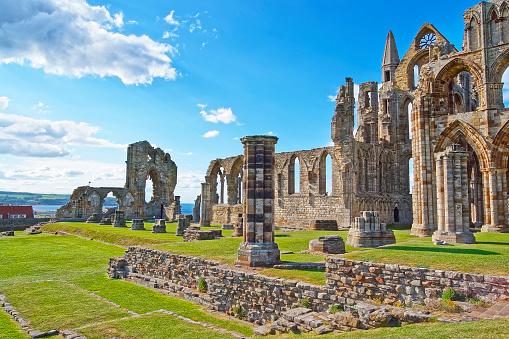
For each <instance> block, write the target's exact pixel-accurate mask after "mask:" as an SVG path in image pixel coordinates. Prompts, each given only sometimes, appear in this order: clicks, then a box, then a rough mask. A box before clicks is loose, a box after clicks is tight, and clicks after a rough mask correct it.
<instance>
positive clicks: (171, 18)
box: [164, 11, 180, 26]
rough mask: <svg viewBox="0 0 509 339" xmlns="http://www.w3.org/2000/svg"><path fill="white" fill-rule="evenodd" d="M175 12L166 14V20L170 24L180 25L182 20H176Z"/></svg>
mask: <svg viewBox="0 0 509 339" xmlns="http://www.w3.org/2000/svg"><path fill="white" fill-rule="evenodd" d="M174 13H175V11H171V12H170V14H168V15H167V16H166V18H164V21H166V22H167V23H169V24H170V25H175V26H179V25H180V22H178V21H177V20H175V18H173V14H174Z"/></svg>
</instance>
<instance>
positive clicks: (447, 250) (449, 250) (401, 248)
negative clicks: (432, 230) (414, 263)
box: [384, 246, 500, 255]
mask: <svg viewBox="0 0 509 339" xmlns="http://www.w3.org/2000/svg"><path fill="white" fill-rule="evenodd" d="M384 250H396V251H421V252H442V253H456V254H474V255H500V253H497V252H492V251H485V250H477V249H468V248H454V247H438V246H437V247H414V246H412V247H404V246H391V247H385V248H384Z"/></svg>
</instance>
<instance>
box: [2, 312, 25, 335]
mask: <svg viewBox="0 0 509 339" xmlns="http://www.w3.org/2000/svg"><path fill="white" fill-rule="evenodd" d="M26 338H30V337H29V336H28V335H27V334H26V333H25V332H24V331H23V330H22V329H21V327H20V326H19V324H18V323H16V322H15V321H14V320H13V319H12V317H11V316H10V315H9V314H7V313H6V312H5V311H4V310H2V309H0V339H26Z"/></svg>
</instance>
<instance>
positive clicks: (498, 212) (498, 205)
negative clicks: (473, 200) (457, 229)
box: [481, 169, 509, 233]
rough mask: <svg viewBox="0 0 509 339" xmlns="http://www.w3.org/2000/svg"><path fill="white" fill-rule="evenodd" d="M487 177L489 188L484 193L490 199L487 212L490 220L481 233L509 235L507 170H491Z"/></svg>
mask: <svg viewBox="0 0 509 339" xmlns="http://www.w3.org/2000/svg"><path fill="white" fill-rule="evenodd" d="M487 176H488V183H489V186H487V188H486V189H484V191H485V195H486V196H487V198H488V199H489V200H488V201H489V209H487V210H486V215H487V216H488V215H489V219H487V221H486V224H485V225H484V226H483V227H482V228H481V232H497V233H509V226H508V223H507V177H506V170H505V169H489V172H488V174H487ZM486 205H488V204H486Z"/></svg>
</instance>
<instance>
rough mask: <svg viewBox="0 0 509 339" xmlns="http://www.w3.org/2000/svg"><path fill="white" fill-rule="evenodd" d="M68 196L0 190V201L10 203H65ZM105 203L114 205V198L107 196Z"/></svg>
mask: <svg viewBox="0 0 509 339" xmlns="http://www.w3.org/2000/svg"><path fill="white" fill-rule="evenodd" d="M70 197H71V195H70V194H49V193H48V194H45V193H28V192H8V191H0V203H2V204H12V205H65V204H66V203H67V202H68V201H69V199H70ZM105 204H106V205H108V206H111V205H115V204H116V199H115V198H112V197H107V198H106V199H105Z"/></svg>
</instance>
